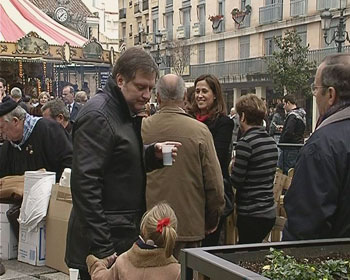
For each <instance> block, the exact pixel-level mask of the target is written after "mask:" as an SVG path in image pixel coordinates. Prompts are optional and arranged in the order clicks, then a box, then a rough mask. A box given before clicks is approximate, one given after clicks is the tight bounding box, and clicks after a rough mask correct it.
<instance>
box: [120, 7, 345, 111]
mask: <svg viewBox="0 0 350 280" xmlns="http://www.w3.org/2000/svg"><path fill="white" fill-rule="evenodd" d="M349 2H350V1H347V0H150V1H148V0H119V7H120V10H119V19H120V21H119V28H120V35H121V36H120V42H121V43H122V44H123V47H124V48H125V47H130V46H134V45H140V46H146V47H147V46H148V44H150V45H151V53H152V54H154V55H155V56H156V55H157V49H158V45H157V44H156V35H157V33H158V32H159V33H161V34H162V37H161V40H160V41H161V42H160V44H159V48H160V57H161V58H162V59H161V61H160V63H159V64H160V69H161V70H162V71H163V73H168V72H171V71H173V66H172V65H171V62H172V59H171V58H172V56H173V52H172V47H173V45H174V42H180V43H181V44H182V45H183V46H186V47H187V48H189V52H188V53H190V60H189V61H188V62H189V63H188V64H189V65H188V67H187V68H186V70H185V71H184V72H183V77H184V79H185V80H186V81H188V82H191V81H194V79H195V78H196V77H198V76H199V75H201V74H203V73H212V74H215V75H216V76H218V77H219V79H220V81H221V83H222V85H223V88H224V92H225V95H226V101H227V103H228V106H231V105H232V104H233V103H234V100H236V99H237V97H239V96H240V95H241V94H244V93H247V92H253V93H256V94H257V95H259V96H261V97H267V99H268V100H269V97H270V96H273V84H272V82H271V80H270V79H269V77H268V75H267V73H266V62H265V60H264V59H263V57H264V56H268V55H271V54H272V52H273V51H274V49H275V46H274V43H273V38H274V36H283V34H284V33H285V31H286V30H290V29H295V30H296V31H297V33H298V34H299V35H300V36H301V38H302V41H303V44H309V46H310V50H311V51H310V54H309V58H310V59H312V60H316V62H319V61H320V60H321V59H322V58H323V57H324V56H325V55H327V54H329V53H332V52H336V51H337V49H336V48H335V42H334V41H333V42H332V44H330V45H327V44H326V43H325V41H324V38H323V30H322V28H321V17H320V15H321V13H322V12H323V11H324V10H325V9H329V11H330V12H331V13H332V14H333V19H332V22H331V28H330V30H329V31H328V38H331V37H332V34H333V33H334V32H335V29H336V28H337V26H338V23H339V15H340V8H341V9H343V8H345V10H344V15H345V18H346V22H345V23H346V27H348V26H349V22H348V21H349V20H348V18H347V15H348V13H349V6H350V3H349ZM247 8H248V10H249V8H250V13H249V12H248V10H247ZM245 12H246V13H245ZM232 13H233V14H234V16H233V15H232ZM244 14H246V15H245V17H244V18H243V17H242V15H244ZM242 20H243V21H242ZM346 29H347V28H346ZM346 44H347V43H346ZM343 50H344V51H348V48H347V47H345V48H343Z"/></svg>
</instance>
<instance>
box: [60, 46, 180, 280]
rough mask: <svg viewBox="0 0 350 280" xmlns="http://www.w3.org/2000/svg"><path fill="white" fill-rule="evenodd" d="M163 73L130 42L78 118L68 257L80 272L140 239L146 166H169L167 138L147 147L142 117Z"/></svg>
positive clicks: (75, 125)
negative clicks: (94, 260) (165, 162)
mask: <svg viewBox="0 0 350 280" xmlns="http://www.w3.org/2000/svg"><path fill="white" fill-rule="evenodd" d="M157 76H158V67H157V64H156V63H155V62H154V60H153V58H152V57H151V56H150V55H149V54H148V53H146V52H145V51H144V50H142V49H139V48H129V49H127V50H126V51H125V52H124V53H123V54H122V55H121V56H120V57H119V59H118V60H117V62H116V64H115V66H114V68H113V73H112V76H111V77H110V78H109V79H108V82H107V85H106V87H105V88H104V89H103V91H101V92H99V93H98V94H96V95H95V96H94V97H93V98H91V99H90V100H89V102H87V103H86V105H84V106H83V107H82V109H81V111H80V112H79V114H78V117H77V119H76V122H75V123H74V127H73V146H74V155H73V167H72V177H71V189H72V198H73V209H72V213H71V216H70V220H69V226H68V233H67V248H66V263H67V265H68V267H72V268H78V269H79V270H80V277H81V279H89V278H90V277H89V274H88V271H87V267H86V263H85V259H86V257H87V256H88V255H89V254H93V255H95V256H96V257H97V258H100V259H101V258H106V257H109V256H112V255H114V253H117V254H121V253H123V252H125V251H127V250H128V249H129V248H130V247H131V246H132V244H133V242H134V241H136V240H137V238H138V235H139V228H140V220H141V217H142V215H143V213H144V211H145V209H146V202H145V187H146V173H145V170H146V169H147V170H152V169H154V168H160V167H163V164H162V161H161V159H162V152H161V150H162V144H161V143H156V144H152V145H150V146H148V147H147V148H146V150H145V151H144V149H143V143H142V139H141V121H142V118H141V117H137V116H136V115H137V113H138V112H139V111H141V110H142V109H143V108H144V106H145V104H146V103H147V102H148V101H149V99H150V97H151V91H152V88H153V87H154V85H155V82H156V78H157ZM171 143H173V142H171ZM175 144H176V145H180V144H179V143H175ZM176 150H177V148H174V149H173V152H174V154H173V156H174V155H176Z"/></svg>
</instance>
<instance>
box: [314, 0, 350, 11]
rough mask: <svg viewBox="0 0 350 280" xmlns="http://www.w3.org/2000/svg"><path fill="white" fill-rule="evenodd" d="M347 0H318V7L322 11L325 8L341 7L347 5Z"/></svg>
mask: <svg viewBox="0 0 350 280" xmlns="http://www.w3.org/2000/svg"><path fill="white" fill-rule="evenodd" d="M346 2H347V1H346V0H317V3H316V9H317V10H318V11H322V10H324V9H339V8H340V5H341V7H342V8H345V7H346Z"/></svg>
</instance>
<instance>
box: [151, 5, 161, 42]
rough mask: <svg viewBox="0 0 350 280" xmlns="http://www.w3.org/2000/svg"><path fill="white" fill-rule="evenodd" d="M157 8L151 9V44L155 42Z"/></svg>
mask: <svg viewBox="0 0 350 280" xmlns="http://www.w3.org/2000/svg"><path fill="white" fill-rule="evenodd" d="M158 17H159V16H158V7H154V8H152V30H153V43H155V42H156V33H157V32H158V29H159V25H158Z"/></svg>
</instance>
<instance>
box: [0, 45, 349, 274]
mask: <svg viewBox="0 0 350 280" xmlns="http://www.w3.org/2000/svg"><path fill="white" fill-rule="evenodd" d="M349 81H350V55H348V54H344V55H340V54H337V55H333V56H330V57H327V58H326V59H325V60H324V61H323V62H322V63H321V65H320V66H319V68H318V70H317V72H316V76H315V82H314V84H312V92H313V94H314V96H315V99H316V103H317V106H318V110H319V113H320V118H319V121H318V124H317V128H316V130H315V132H314V133H313V134H312V135H311V137H310V138H309V139H308V141H307V142H306V143H305V145H304V146H303V144H304V131H305V128H306V119H305V115H306V113H305V111H304V109H303V108H300V107H298V106H297V102H296V99H295V96H293V95H291V94H287V95H285V96H283V98H282V100H281V102H280V103H279V104H277V105H276V108H275V109H274V110H271V112H269V113H268V110H267V106H266V102H265V101H264V100H263V99H261V98H259V97H258V96H256V95H255V94H246V95H243V96H241V97H240V98H239V99H238V100H237V101H236V103H235V107H234V108H232V109H231V111H230V113H229V114H227V112H226V104H225V101H224V97H223V93H222V89H221V85H220V82H219V80H218V79H217V78H216V77H215V76H214V75H212V74H205V75H201V76H200V77H198V78H197V79H196V80H195V82H194V86H193V87H191V88H188V89H186V87H185V83H184V81H183V79H182V78H181V77H180V76H178V75H175V74H167V75H164V76H162V77H159V71H158V67H157V64H156V63H155V62H154V60H153V58H152V57H151V56H150V55H149V54H148V53H146V52H145V51H144V50H142V49H140V48H130V49H127V50H126V51H125V52H123V54H121V56H120V57H119V59H118V60H117V62H116V64H115V66H114V68H113V72H112V75H111V76H110V77H109V79H108V81H107V84H106V86H105V87H104V89H101V90H99V91H98V92H97V93H96V94H95V95H94V97H93V98H91V99H90V100H89V101H88V102H86V100H87V96H85V95H84V94H82V93H81V94H79V98H78V99H77V97H78V93H75V90H74V88H73V87H72V86H71V85H67V86H65V87H64V88H63V91H62V99H55V100H50V95H48V94H47V93H42V94H41V95H40V96H39V105H37V106H35V107H34V108H28V107H24V106H26V104H25V102H24V100H23V99H21V96H20V94H19V91H20V89H18V88H13V89H12V90H11V93H10V96H5V95H4V94H3V92H4V90H6V88H5V87H6V82H5V81H4V80H3V79H1V78H0V96H1V103H0V132H1V133H0V134H1V136H2V138H3V140H4V144H3V146H2V148H1V155H0V177H3V176H7V175H21V174H23V173H24V172H25V171H26V170H37V169H40V168H45V169H46V170H49V171H54V172H56V174H57V179H58V178H59V177H60V175H61V173H62V171H63V169H64V168H65V167H70V168H72V176H71V192H72V199H73V209H72V212H71V216H70V220H69V225H68V233H67V247H66V256H65V261H66V263H67V265H68V266H69V267H72V268H77V269H79V272H80V277H81V279H83V280H84V279H96V280H98V279H111V280H112V279H114V280H115V279H140V275H143V277H144V278H143V279H180V267H179V264H178V263H177V259H178V258H179V253H180V250H181V249H183V248H193V247H200V246H215V245H220V244H223V242H224V241H223V238H222V233H223V232H225V221H226V218H227V216H229V215H231V214H232V212H233V211H234V209H236V214H237V228H238V235H239V243H240V244H248V243H259V242H262V241H263V239H264V238H265V237H266V236H267V234H268V233H269V232H270V231H271V229H272V227H273V226H274V224H275V219H276V203H275V201H274V195H273V187H274V178H275V172H276V169H277V167H279V168H280V169H281V170H282V171H283V173H284V174H288V171H289V170H290V169H291V168H294V176H293V180H292V183H291V186H290V189H289V190H288V191H287V193H286V196H285V209H286V212H287V218H288V220H287V223H286V226H285V228H284V231H283V240H300V239H315V238H335V237H350V218H349V217H350V215H348V214H350V207H349V205H350V204H349V197H350V193H349V192H350V172H348V171H349V167H350V160H349V159H350V156H349V155H350V144H349V143H350V142H349V141H348V140H347V138H348V137H347V136H348V135H349V133H350V112H349V109H350V82H349ZM154 88H155V92H156V95H157V106H154V104H153V103H149V101H150V98H151V93H152V91H153V89H154ZM85 103H86V104H85ZM84 104H85V105H84ZM147 104H149V105H147ZM151 105H153V106H151ZM39 109H40V112H39ZM168 144H171V145H173V148H172V151H171V153H172V160H173V164H172V165H171V166H164V165H163V161H162V159H163V153H162V150H163V147H164V145H168ZM302 146H303V147H302ZM230 161H231V165H230ZM161 201H163V203H159V202H161ZM234 205H235V206H236V207H234Z"/></svg>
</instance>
